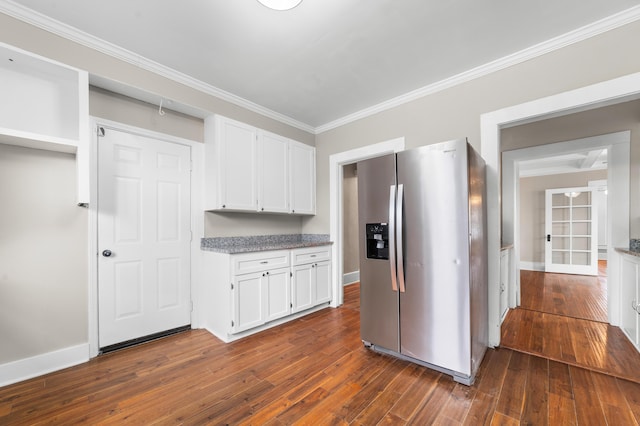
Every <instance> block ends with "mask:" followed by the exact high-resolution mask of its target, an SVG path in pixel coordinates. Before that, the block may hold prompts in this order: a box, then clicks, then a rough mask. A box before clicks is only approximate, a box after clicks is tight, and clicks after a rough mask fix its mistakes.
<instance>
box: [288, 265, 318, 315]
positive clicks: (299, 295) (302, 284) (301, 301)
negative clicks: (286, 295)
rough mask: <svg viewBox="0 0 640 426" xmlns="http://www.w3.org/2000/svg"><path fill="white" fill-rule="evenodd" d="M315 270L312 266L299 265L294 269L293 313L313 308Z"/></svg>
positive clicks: (292, 284)
mask: <svg viewBox="0 0 640 426" xmlns="http://www.w3.org/2000/svg"><path fill="white" fill-rule="evenodd" d="M314 274H315V268H312V267H311V265H310V264H309V265H299V266H295V267H294V268H293V281H292V282H291V288H292V290H291V300H292V305H293V306H292V308H291V313H296V312H299V311H304V310H305V309H309V308H311V307H313V305H314V300H315V289H314V288H313V285H314V281H315V277H314Z"/></svg>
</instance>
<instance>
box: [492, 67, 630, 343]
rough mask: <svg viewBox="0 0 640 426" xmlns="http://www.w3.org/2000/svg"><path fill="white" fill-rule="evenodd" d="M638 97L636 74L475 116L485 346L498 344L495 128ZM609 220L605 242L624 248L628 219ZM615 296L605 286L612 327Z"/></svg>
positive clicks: (613, 273) (613, 261)
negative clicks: (483, 229)
mask: <svg viewBox="0 0 640 426" xmlns="http://www.w3.org/2000/svg"><path fill="white" fill-rule="evenodd" d="M639 97H640V72H639V73H634V74H629V75H626V76H623V77H619V78H615V79H613V80H608V81H604V82H601V83H596V84H593V85H591V86H586V87H582V88H579V89H575V90H571V91H568V92H563V93H559V94H557V95H552V96H548V97H545V98H541V99H537V100H534V101H530V102H525V103H523V104H519V105H514V106H511V107H507V108H504V109H500V110H497V111H493V112H489V113H486V114H482V115H481V116H480V136H481V147H482V157H483V158H484V159H485V161H486V163H487V207H488V224H487V236H488V254H489V345H491V346H498V345H499V344H500V312H499V311H500V309H499V304H500V245H501V243H500V242H501V237H502V235H501V223H500V217H501V216H500V205H501V203H500V194H501V179H500V173H501V165H500V164H501V163H500V130H501V129H503V128H506V127H510V126H514V125H518V124H523V123H528V122H533V121H539V120H544V119H546V118H550V117H557V116H561V115H566V114H571V113H574V112H578V111H584V110H588V109H594V108H599V107H602V106H606V105H613V104H616V103H620V102H625V101H627V100H631V99H637V98H639ZM616 146H618V145H616ZM627 155H628V154H627ZM614 158H619V156H618V155H615V156H614ZM617 166H622V165H617ZM617 166H614V165H613V164H609V167H610V169H609V170H614V167H617ZM627 170H628V169H627ZM609 205H611V204H609ZM616 209H617V211H621V210H623V209H626V210H627V212H626V214H627V216H628V214H629V213H628V210H629V206H628V205H627V206H616ZM611 222H614V223H615V224H616V226H615V229H614V230H613V232H612V233H611V234H609V235H610V236H611V241H610V246H611V247H616V246H618V247H624V246H626V245H627V244H628V241H629V223H628V221H627V222H626V223H624V221H618V220H617V219H612V221H611ZM608 255H609V262H610V267H609V268H608V271H609V277H608V279H609V282H610V283H616V282H618V281H619V274H618V269H617V258H618V255H617V254H616V252H615V251H613V252H611V251H610V252H609V253H608ZM514 263H515V262H514ZM619 297H620V296H619V293H618V292H617V291H615V290H613V289H611V291H610V293H609V297H608V305H609V306H608V308H609V321H610V322H611V324H612V325H616V324H617V323H618V322H619V321H618V318H615V314H613V316H612V313H615V312H619V307H618V303H619Z"/></svg>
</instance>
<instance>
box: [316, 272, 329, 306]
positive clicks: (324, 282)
mask: <svg viewBox="0 0 640 426" xmlns="http://www.w3.org/2000/svg"><path fill="white" fill-rule="evenodd" d="M312 269H315V281H316V282H315V288H316V295H315V296H316V297H315V303H314V305H319V304H321V303H325V302H329V301H330V300H331V262H329V261H325V262H319V263H315V264H314V265H312Z"/></svg>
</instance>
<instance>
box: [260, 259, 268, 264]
mask: <svg viewBox="0 0 640 426" xmlns="http://www.w3.org/2000/svg"><path fill="white" fill-rule="evenodd" d="M267 263H269V261H268V260H263V261H262V262H260V264H261V265H266V264H267Z"/></svg>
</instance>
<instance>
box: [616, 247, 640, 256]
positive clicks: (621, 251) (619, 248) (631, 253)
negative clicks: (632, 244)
mask: <svg viewBox="0 0 640 426" xmlns="http://www.w3.org/2000/svg"><path fill="white" fill-rule="evenodd" d="M616 251H617V252H618V253H622V254H628V255H629V256H635V257H640V252H637V251H632V250H629V249H628V248H623V247H616Z"/></svg>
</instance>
